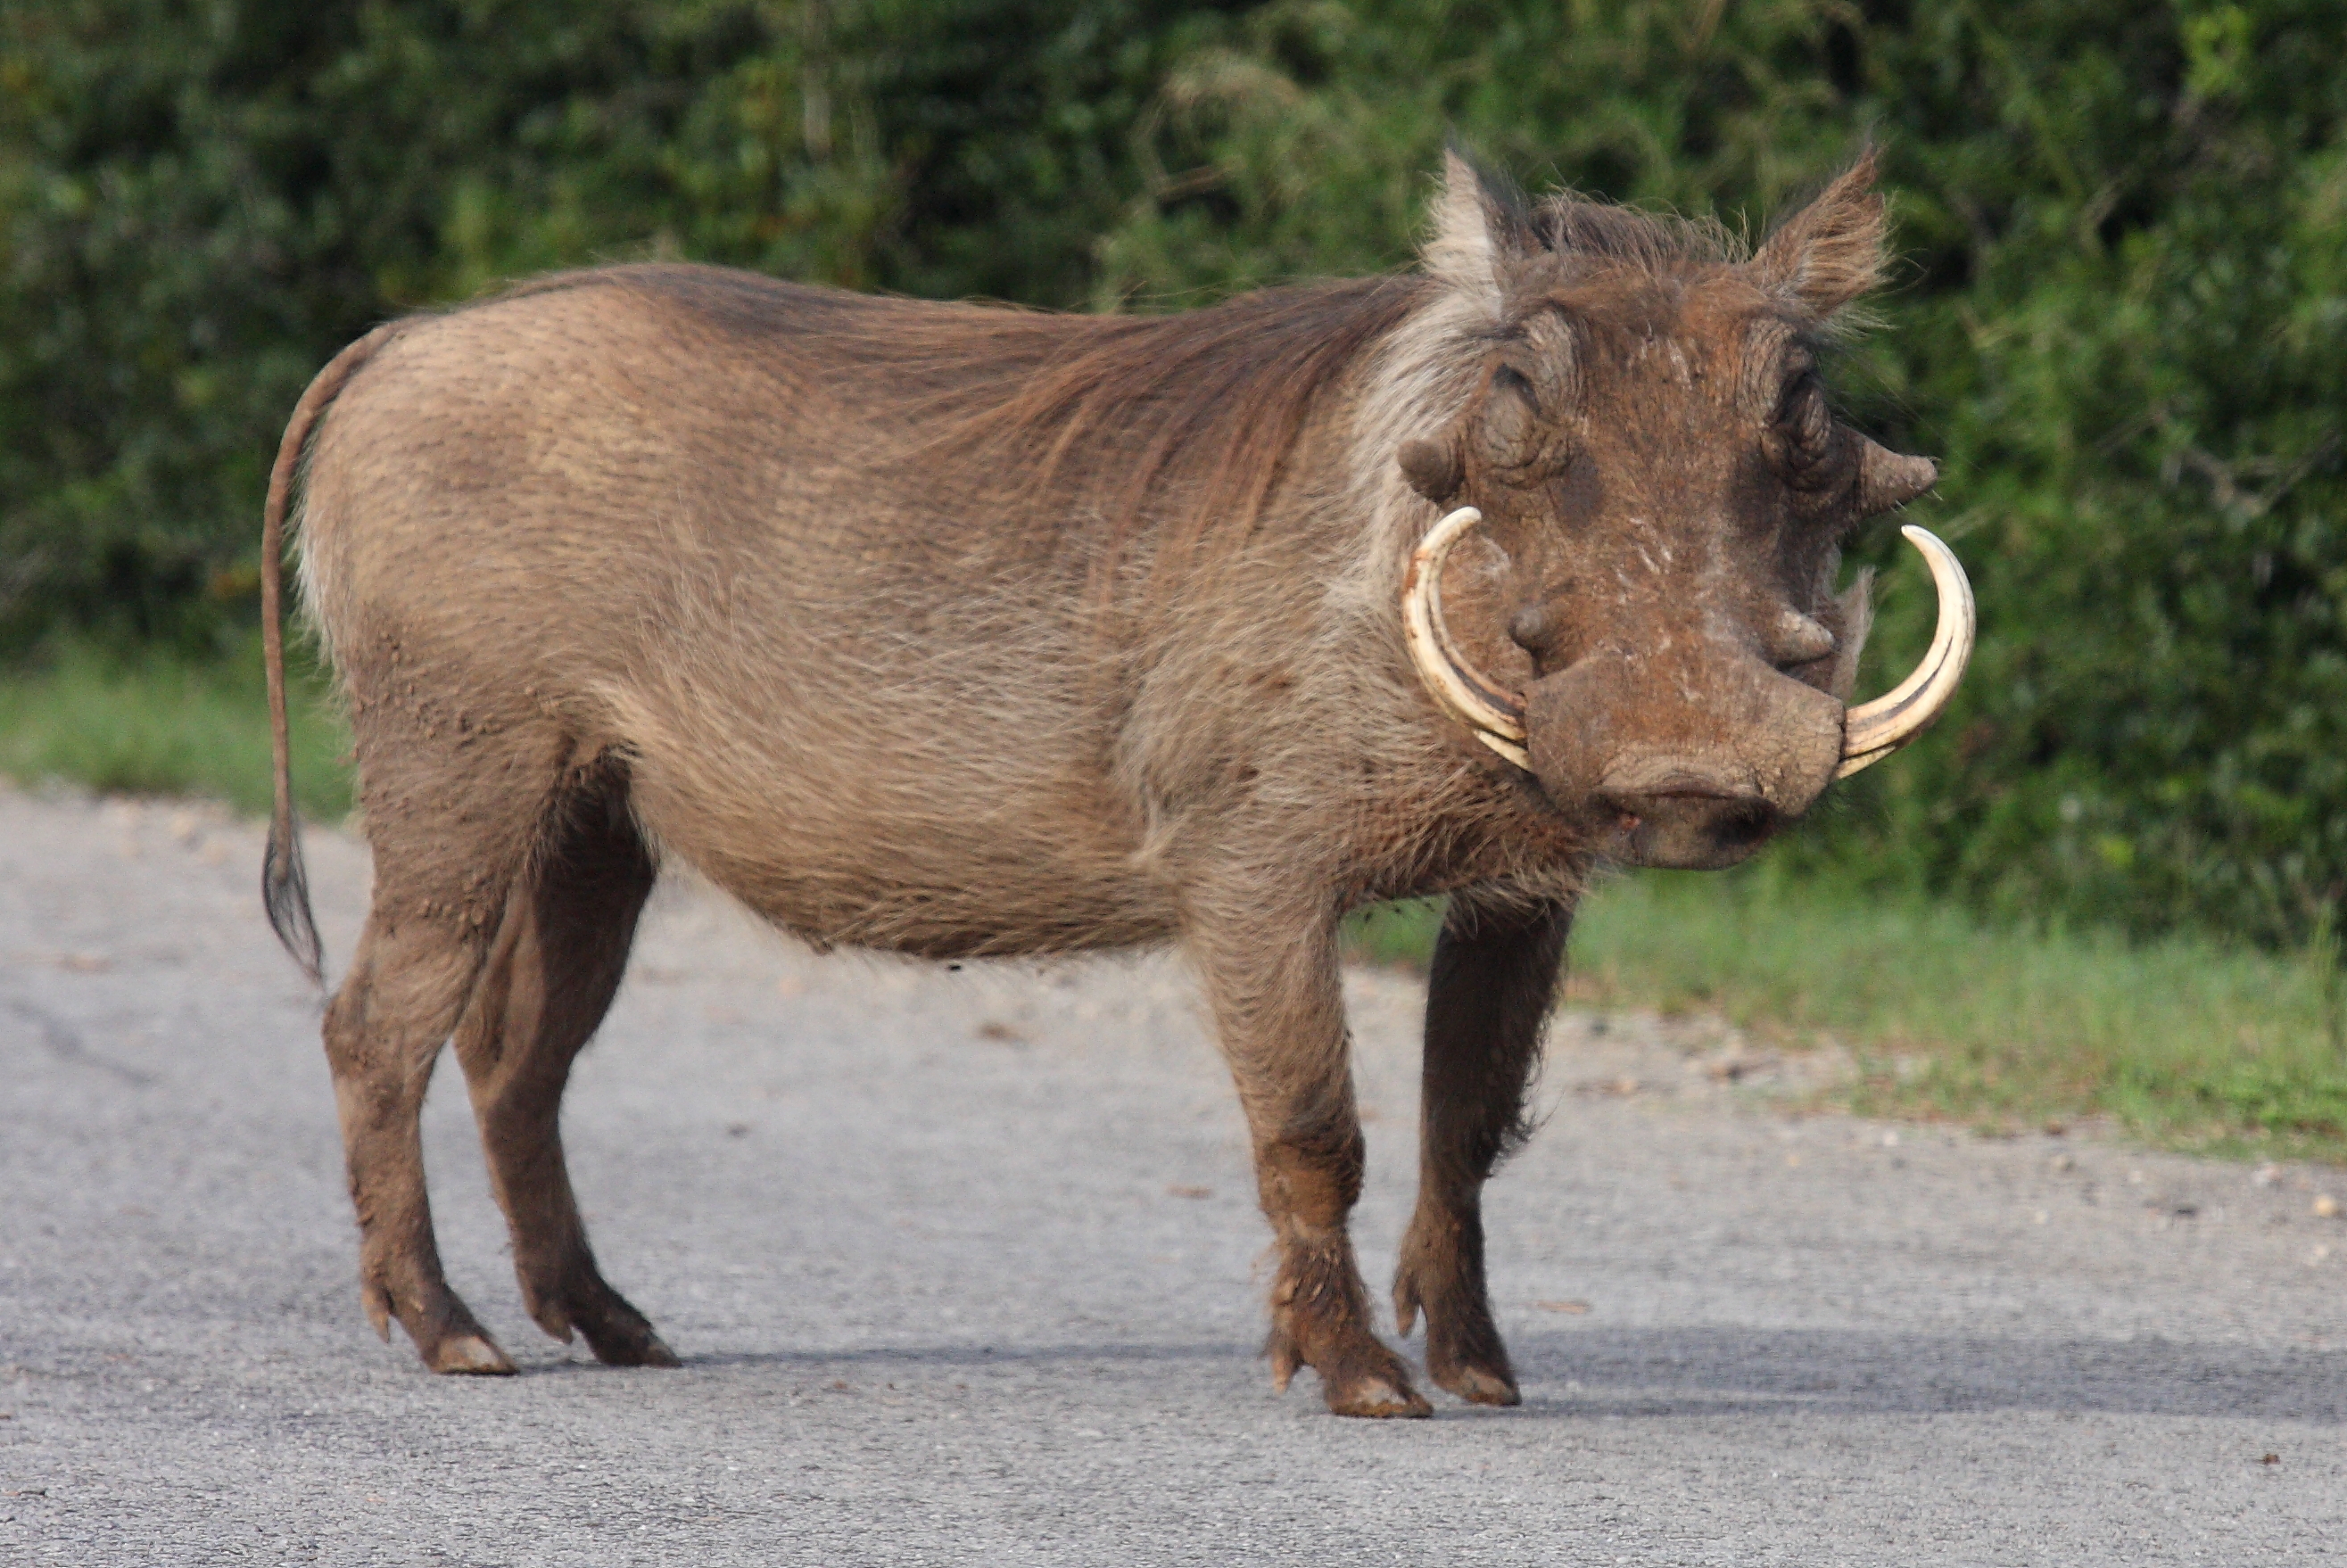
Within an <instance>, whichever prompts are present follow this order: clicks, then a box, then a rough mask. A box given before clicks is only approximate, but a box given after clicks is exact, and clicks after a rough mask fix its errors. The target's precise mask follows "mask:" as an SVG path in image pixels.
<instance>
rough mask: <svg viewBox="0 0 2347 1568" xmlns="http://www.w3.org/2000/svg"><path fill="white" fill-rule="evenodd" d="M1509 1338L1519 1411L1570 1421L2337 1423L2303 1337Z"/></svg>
mask: <svg viewBox="0 0 2347 1568" xmlns="http://www.w3.org/2000/svg"><path fill="white" fill-rule="evenodd" d="M1514 1350H1515V1356H1516V1366H1517V1370H1518V1373H1519V1376H1520V1379H1521V1381H1522V1384H1523V1386H1524V1392H1525V1399H1526V1407H1525V1408H1526V1409H1528V1410H1538V1409H1547V1410H1550V1411H1553V1412H1554V1413H1556V1414H1559V1415H1571V1416H1573V1417H1575V1418H1578V1419H1586V1418H1588V1417H1590V1416H1593V1415H1597V1416H1620V1417H1625V1418H1657V1417H1659V1418H1669V1417H1676V1416H1706V1417H1711V1416H1717V1415H1720V1414H1722V1413H1725V1412H1728V1411H1734V1410H1753V1411H1784V1410H1801V1411H1850V1412H1866V1413H1870V1414H1878V1415H1880V1414H1892V1415H1939V1414H1945V1413H1949V1412H1954V1411H1965V1410H2004V1409H2024V1410H2042V1411H2047V1412H2052V1413H2065V1412H2075V1413H2080V1414H2085V1413H2129V1414H2142V1415H2158V1416H2215V1417H2241V1418H2257V1419H2266V1420H2291V1421H2309V1422H2313V1423H2315V1424H2317V1425H2322V1426H2339V1425H2342V1424H2347V1354H2342V1353H2340V1352H2333V1351H2322V1350H2316V1349H2311V1348H2309V1349H2305V1350H2276V1349H2271V1348H2259V1347H2255V1346H2234V1345H2211V1344H2196V1343H2191V1342H2187V1341H2178V1340H2168V1339H2156V1338H2146V1339H2132V1340H2094V1339H2028V1338H2019V1337H1987V1336H1982V1337H1954V1336H1932V1335H1915V1334H1866V1333H1859V1332H1852V1331H1850V1330H1815V1331H1809V1330H1768V1329H1749V1328H1726V1327H1723V1328H1672V1329H1654V1330H1640V1329H1590V1330H1585V1331H1583V1332H1579V1333H1569V1334H1568V1333H1553V1332H1552V1333H1546V1334H1526V1335H1520V1336H1518V1337H1516V1339H1515V1341H1514ZM1561 1387H1562V1388H1563V1389H1565V1390H1566V1391H1565V1392H1563V1394H1560V1393H1559V1392H1558V1390H1559V1389H1560V1388H1561Z"/></svg>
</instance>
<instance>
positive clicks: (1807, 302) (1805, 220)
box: [1751, 148, 1885, 321]
mask: <svg viewBox="0 0 2347 1568" xmlns="http://www.w3.org/2000/svg"><path fill="white" fill-rule="evenodd" d="M1874 176H1875V154H1874V149H1871V148H1869V149H1867V150H1866V152H1865V154H1864V155H1863V156H1861V157H1860V159H1859V160H1858V161H1857V162H1856V163H1853V164H1851V165H1850V168H1849V169H1846V170H1844V171H1843V173H1842V175H1841V177H1840V179H1836V180H1835V181H1834V182H1833V183H1832V184H1831V185H1829V186H1827V187H1826V188H1825V190H1822V191H1820V192H1819V195H1818V199H1817V200H1814V201H1812V202H1810V203H1809V205H1808V206H1807V207H1804V208H1802V209H1801V210H1799V212H1796V213H1794V214H1793V215H1792V216H1791V217H1790V218H1788V219H1786V220H1785V221H1784V222H1783V223H1782V224H1780V225H1778V229H1777V231H1776V232H1775V233H1773V234H1771V235H1769V236H1768V242H1767V243H1765V244H1763V245H1762V246H1761V247H1760V249H1759V251H1758V252H1757V253H1756V254H1755V255H1754V256H1753V258H1752V264H1751V271H1752V275H1753V277H1754V279H1755V281H1757V282H1758V283H1759V284H1760V286H1761V287H1762V288H1764V289H1767V290H1768V291H1769V292H1771V293H1775V294H1779V295H1782V296H1784V297H1785V298H1786V299H1788V300H1789V301H1791V302H1794V303H1796V304H1798V305H1799V306H1800V307H1801V308H1802V309H1803V310H1805V311H1807V312H1808V313H1809V314H1811V315H1813V316H1816V317H1817V318H1818V319H1819V320H1820V321H1822V320H1824V319H1825V318H1826V317H1828V316H1830V315H1832V314H1833V313H1835V312H1836V311H1838V310H1840V309H1841V308H1842V307H1843V306H1844V305H1847V304H1848V303H1850V302H1851V301H1852V300H1854V299H1856V298H1858V297H1859V296H1860V294H1863V293H1865V292H1867V291H1868V290H1870V289H1871V288H1873V287H1874V286H1875V285H1876V284H1877V283H1879V282H1881V281H1882V267H1883V254H1882V242H1883V236H1884V227H1885V225H1884V217H1883V210H1882V197H1881V194H1880V193H1879V192H1877V191H1876V190H1875V189H1874Z"/></svg>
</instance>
